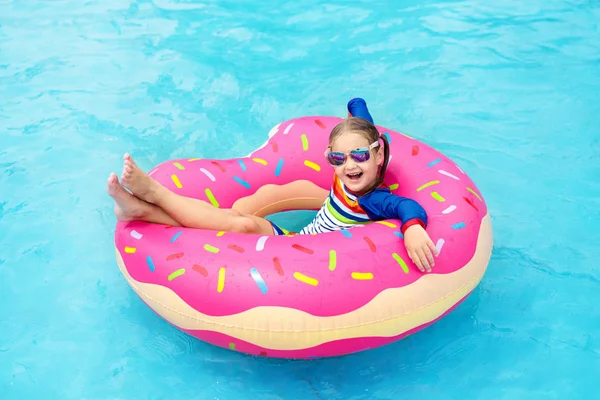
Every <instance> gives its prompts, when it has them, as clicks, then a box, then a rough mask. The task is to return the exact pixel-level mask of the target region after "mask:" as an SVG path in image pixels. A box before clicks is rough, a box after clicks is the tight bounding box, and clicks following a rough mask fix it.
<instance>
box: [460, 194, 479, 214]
mask: <svg viewBox="0 0 600 400" xmlns="http://www.w3.org/2000/svg"><path fill="white" fill-rule="evenodd" d="M463 199H464V200H465V201H466V202H467V203H469V205H470V206H471V207H473V208H474V209H475V211H479V208H477V206H476V205H475V204H473V202H472V201H471V200H469V199H467V198H466V197H465V196H463Z"/></svg>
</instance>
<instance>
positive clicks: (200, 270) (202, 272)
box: [192, 264, 208, 278]
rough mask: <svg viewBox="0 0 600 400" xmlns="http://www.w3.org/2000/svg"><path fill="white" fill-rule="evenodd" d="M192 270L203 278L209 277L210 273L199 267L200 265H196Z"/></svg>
mask: <svg viewBox="0 0 600 400" xmlns="http://www.w3.org/2000/svg"><path fill="white" fill-rule="evenodd" d="M192 269H193V270H194V271H196V272H198V273H199V274H200V275H202V276H203V277H205V278H206V277H207V276H208V271H207V270H206V268H204V267H201V266H199V265H198V264H194V265H193V266H192Z"/></svg>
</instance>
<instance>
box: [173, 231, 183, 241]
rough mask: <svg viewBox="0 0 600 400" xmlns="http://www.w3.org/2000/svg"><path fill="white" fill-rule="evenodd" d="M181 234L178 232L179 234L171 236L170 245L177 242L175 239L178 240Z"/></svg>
mask: <svg viewBox="0 0 600 400" xmlns="http://www.w3.org/2000/svg"><path fill="white" fill-rule="evenodd" d="M181 233H182V232H181V231H179V232H177V233H176V234H175V235H173V237H172V238H171V243H174V242H175V241H176V240H177V238H178V237H179V236H181Z"/></svg>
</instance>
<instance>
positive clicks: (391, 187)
mask: <svg viewBox="0 0 600 400" xmlns="http://www.w3.org/2000/svg"><path fill="white" fill-rule="evenodd" d="M398 186H400V185H398V184H397V183H394V184H393V185H390V190H396V189H398Z"/></svg>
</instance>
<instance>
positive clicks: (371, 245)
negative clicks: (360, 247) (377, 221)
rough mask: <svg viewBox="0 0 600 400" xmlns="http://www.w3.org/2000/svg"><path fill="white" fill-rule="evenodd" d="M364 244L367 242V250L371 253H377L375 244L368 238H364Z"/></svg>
mask: <svg viewBox="0 0 600 400" xmlns="http://www.w3.org/2000/svg"><path fill="white" fill-rule="evenodd" d="M365 242H367V244H368V245H369V248H370V249H371V251H372V252H373V253H375V251H377V247H375V243H373V241H372V240H371V239H370V238H369V237H367V236H365Z"/></svg>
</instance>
